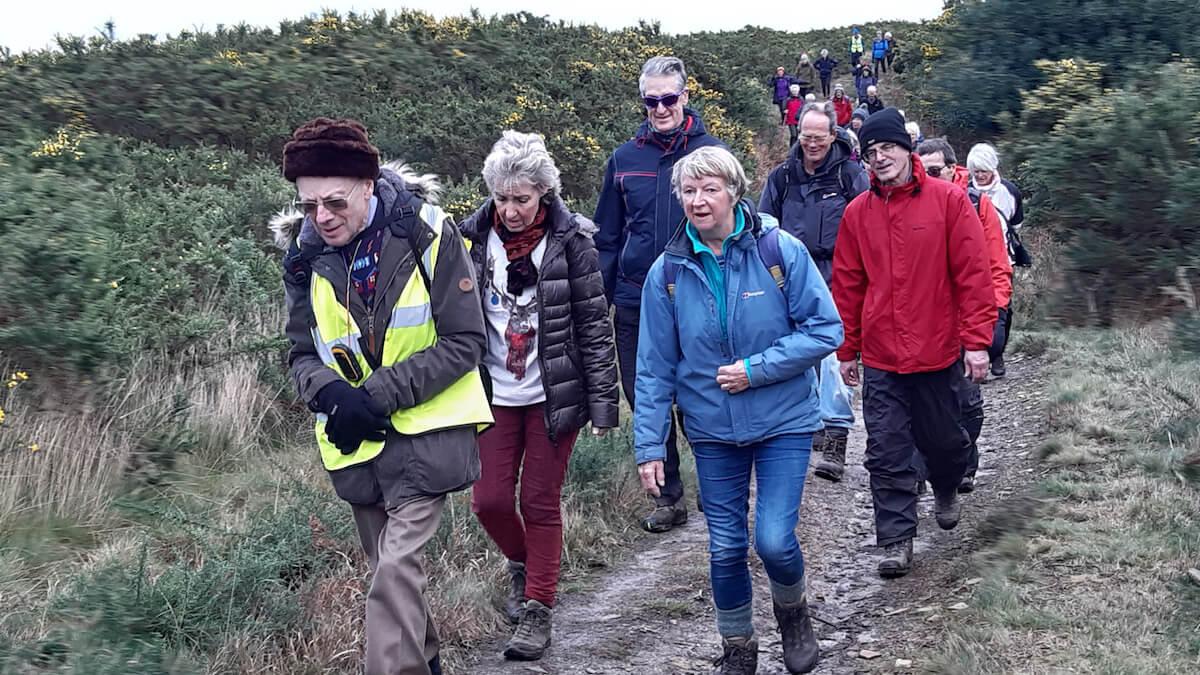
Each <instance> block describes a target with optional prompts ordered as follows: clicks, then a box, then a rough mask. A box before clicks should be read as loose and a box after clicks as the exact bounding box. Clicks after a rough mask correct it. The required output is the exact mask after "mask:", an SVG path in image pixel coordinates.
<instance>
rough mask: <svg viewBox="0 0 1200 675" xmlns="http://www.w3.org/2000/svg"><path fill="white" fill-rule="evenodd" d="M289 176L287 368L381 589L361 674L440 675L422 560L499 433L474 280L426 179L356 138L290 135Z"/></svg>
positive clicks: (283, 218) (327, 133)
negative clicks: (450, 498) (491, 428)
mask: <svg viewBox="0 0 1200 675" xmlns="http://www.w3.org/2000/svg"><path fill="white" fill-rule="evenodd" d="M283 173H284V176H285V177H286V178H287V179H288V180H290V181H293V182H294V183H295V184H296V202H295V207H296V208H295V209H294V210H293V212H291V213H284V214H281V215H280V216H278V217H277V218H275V219H274V220H273V221H272V228H273V229H274V230H275V233H276V238H277V242H278V243H280V244H281V246H286V247H287V254H286V255H285V257H284V261H283V278H284V286H285V288H286V291H287V309H288V321H287V336H288V339H289V341H290V342H291V352H290V353H289V356H288V361H289V365H290V368H291V374H292V379H293V380H294V382H295V384H296V390H297V392H298V393H299V395H300V397H301V398H302V399H303V400H304V401H305V402H306V403H308V405H309V407H310V408H312V409H313V411H315V412H316V413H317V415H316V419H317V421H316V442H317V445H318V446H319V448H320V455H321V460H322V462H323V463H324V465H325V468H326V470H328V472H329V476H330V479H331V480H332V481H333V487H334V489H335V490H336V491H337V494H338V496H339V497H341V498H342V499H344V500H346V501H347V502H349V503H350V505H351V507H352V509H353V512H354V522H355V525H356V526H357V527H358V535H359V539H360V540H361V542H362V547H363V550H364V551H365V553H366V555H367V560H368V562H369V563H370V566H371V571H372V573H373V577H372V581H371V587H370V590H369V591H368V593H367V600H366V633H367V635H366V638H367V640H366V666H365V670H366V673H367V674H368V675H382V674H386V675H438V674H439V673H441V662H440V659H439V657H438V637H437V630H436V628H435V627H434V623H433V615H432V613H431V612H430V611H429V605H428V603H427V602H426V600H425V596H424V593H425V587H426V585H427V580H426V577H425V572H424V571H423V570H422V568H421V556H422V554H423V551H424V548H425V544H426V542H427V541H429V539H430V537H432V536H433V534H434V532H435V531H436V530H437V527H438V522H439V520H440V519H441V514H442V506H443V504H444V502H445V499H446V494H447V493H449V492H454V491H457V490H463V489H465V488H467V487H469V486H470V485H471V483H473V482H474V481H475V480H476V479H477V478H478V477H479V450H478V445H477V444H476V434H477V433H478V431H479V430H480V429H482V428H484V427H486V426H487V425H489V424H491V422H492V414H491V410H490V407H489V405H488V399H487V394H486V393H485V390H484V386H483V381H482V379H481V377H480V374H479V363H480V359H481V358H482V356H483V352H484V349H485V348H486V345H487V337H486V335H485V333H484V323H483V311H482V306H481V305H480V302H479V295H478V293H477V292H476V289H475V282H474V278H475V274H474V270H473V268H472V267H471V261H470V259H469V258H468V257H467V252H466V248H465V246H464V244H463V241H462V238H461V237H460V236H459V234H458V231H457V230H456V229H455V227H454V224H453V222H452V221H451V219H450V217H449V216H448V215H447V214H446V213H445V212H444V211H442V210H441V209H440V208H438V207H437V205H436V196H437V190H438V186H437V184H436V182H434V181H433V178H432V176H416V175H414V174H412V173H411V172H409V171H408V169H407V167H405V166H403V165H395V166H393V165H390V164H389V165H385V166H383V167H380V165H379V151H378V150H377V149H376V148H375V147H374V146H373V145H371V144H370V143H369V142H368V140H367V132H366V129H365V128H364V127H363V126H362V125H361V124H359V123H358V122H355V121H353V120H334V119H329V118H324V117H321V118H317V119H315V120H312V121H311V122H308V123H307V124H304V125H303V126H301V127H299V128H298V129H296V131H295V133H294V134H293V135H292V139H291V140H290V141H289V142H288V143H287V145H286V146H284V149H283Z"/></svg>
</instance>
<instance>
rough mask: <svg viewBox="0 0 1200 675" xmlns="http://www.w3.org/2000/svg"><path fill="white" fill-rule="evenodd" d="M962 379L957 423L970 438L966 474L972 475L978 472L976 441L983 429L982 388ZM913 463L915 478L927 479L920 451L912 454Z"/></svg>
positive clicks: (977, 446) (926, 471) (977, 447)
mask: <svg viewBox="0 0 1200 675" xmlns="http://www.w3.org/2000/svg"><path fill="white" fill-rule="evenodd" d="M963 380H965V381H966V385H965V386H964V387H963V388H962V389H961V390H960V391H959V399H958V403H959V406H960V407H962V417H960V418H959V420H958V423H959V424H961V425H962V428H963V429H966V430H967V437H968V438H970V439H971V448H970V451H969V452H970V456H969V457H968V459H967V473H966V475H968V476H974V475H975V474H976V473H978V472H979V444H978V441H979V434H980V432H981V431H983V389H982V388H980V386H979V385H978V384H975V383H974V382H972V381H971V380H969V379H967V378H965V377H964V378H963ZM913 464H915V465H916V467H917V480H927V479H928V477H929V471H928V470H927V469H926V468H925V459H924V458H923V457H921V453H919V452H918V453H916V454H914V455H913Z"/></svg>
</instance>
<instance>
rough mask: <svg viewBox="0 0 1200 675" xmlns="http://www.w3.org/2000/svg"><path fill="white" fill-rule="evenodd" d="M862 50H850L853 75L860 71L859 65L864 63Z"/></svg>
mask: <svg viewBox="0 0 1200 675" xmlns="http://www.w3.org/2000/svg"><path fill="white" fill-rule="evenodd" d="M862 55H863V53H862V52H850V73H851V74H852V75H853V74H854V73H856V72H858V67H859V66H861V65H862Z"/></svg>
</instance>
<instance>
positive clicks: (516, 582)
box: [504, 560, 525, 623]
mask: <svg viewBox="0 0 1200 675" xmlns="http://www.w3.org/2000/svg"><path fill="white" fill-rule="evenodd" d="M504 603H505V611H506V612H507V613H508V622H509V623H517V622H518V621H520V620H521V610H522V609H523V607H524V605H525V563H523V562H517V561H516V560H509V561H508V597H506V598H505V599H504Z"/></svg>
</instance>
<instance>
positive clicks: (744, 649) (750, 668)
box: [713, 637, 758, 675]
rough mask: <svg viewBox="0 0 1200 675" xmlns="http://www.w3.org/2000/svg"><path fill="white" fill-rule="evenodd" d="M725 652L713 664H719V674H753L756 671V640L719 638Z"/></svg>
mask: <svg viewBox="0 0 1200 675" xmlns="http://www.w3.org/2000/svg"><path fill="white" fill-rule="evenodd" d="M721 646H722V647H724V648H725V653H724V654H722V655H721V658H719V659H717V661H716V663H714V664H713V665H717V666H721V669H720V670H718V671H717V673H718V674H719V675H754V673H756V672H758V640H755V639H754V638H752V637H751V638H744V637H743V638H729V639H724V638H722V640H721Z"/></svg>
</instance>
